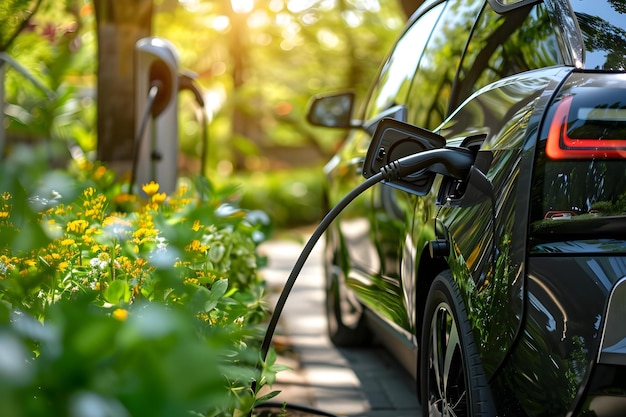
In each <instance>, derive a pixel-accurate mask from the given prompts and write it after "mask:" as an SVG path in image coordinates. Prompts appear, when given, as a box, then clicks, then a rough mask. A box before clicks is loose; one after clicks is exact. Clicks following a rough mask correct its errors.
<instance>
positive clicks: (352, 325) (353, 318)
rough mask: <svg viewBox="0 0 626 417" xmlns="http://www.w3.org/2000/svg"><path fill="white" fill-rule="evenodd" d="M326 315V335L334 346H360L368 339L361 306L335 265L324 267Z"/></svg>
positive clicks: (368, 334) (368, 335) (367, 330)
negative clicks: (345, 284)
mask: <svg viewBox="0 0 626 417" xmlns="http://www.w3.org/2000/svg"><path fill="white" fill-rule="evenodd" d="M326 317H327V321H328V335H329V337H330V340H331V341H332V342H333V344H334V345H336V346H362V345H364V344H366V342H367V341H368V340H370V333H369V329H368V327H367V323H366V322H365V317H364V314H363V306H362V305H361V303H360V302H359V301H358V300H356V299H355V298H354V296H353V294H352V293H351V292H350V291H349V290H348V289H347V288H346V287H345V286H344V284H343V272H342V271H341V268H340V267H338V266H337V265H332V264H331V265H328V266H327V267H326Z"/></svg>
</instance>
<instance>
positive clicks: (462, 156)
mask: <svg viewBox="0 0 626 417" xmlns="http://www.w3.org/2000/svg"><path fill="white" fill-rule="evenodd" d="M473 163H474V153H473V152H472V151H470V150H469V149H466V148H443V149H433V150H429V151H425V152H421V153H417V154H413V155H409V156H406V157H404V158H400V159H397V160H395V161H392V162H390V163H389V164H387V165H385V166H383V167H381V169H380V171H379V172H378V173H377V174H374V175H372V176H371V177H369V178H367V179H366V180H365V181H364V182H362V183H361V184H359V185H358V186H357V187H355V188H354V189H353V190H352V191H350V192H349V193H348V194H347V195H346V196H345V197H344V198H342V199H341V201H339V203H337V205H335V206H334V207H333V208H332V209H331V210H330V211H329V212H328V214H326V216H324V218H323V219H322V221H321V222H320V224H319V225H318V226H317V227H316V228H315V230H314V231H313V234H312V235H311V237H310V238H309V240H308V241H307V243H306V245H305V246H304V249H303V250H302V252H301V253H300V256H299V257H298V259H297V261H296V263H295V264H294V266H293V269H292V270H291V273H290V275H289V278H288V279H287V281H286V282H285V286H284V287H283V290H282V291H281V293H280V296H279V298H278V301H277V303H276V307H275V308H274V311H273V312H272V316H271V318H270V322H269V324H268V327H267V330H266V332H265V338H264V339H263V344H262V345H261V355H262V358H263V361H265V360H266V359H267V354H268V352H269V348H270V345H271V342H272V337H273V336H274V331H275V330H276V326H277V324H278V319H279V317H280V314H281V313H282V311H283V308H284V307H285V303H286V302H287V297H288V296H289V293H290V292H291V289H292V288H293V285H294V284H295V282H296V279H297V278H298V275H299V274H300V272H301V271H302V268H303V266H304V263H305V262H306V260H307V259H308V257H309V255H310V254H311V252H312V251H313V248H314V247H315V245H316V244H317V242H318V240H319V239H320V237H321V236H322V235H323V234H324V232H325V231H326V229H328V227H329V226H330V224H331V223H332V222H333V220H335V218H336V217H337V216H338V215H339V213H341V212H342V211H343V209H345V208H346V207H347V206H348V204H350V203H351V202H352V201H353V200H354V199H355V198H356V197H358V196H359V195H361V194H362V193H363V192H365V191H366V190H368V189H369V188H371V187H372V186H373V185H375V184H377V183H379V182H381V181H383V182H393V181H397V180H399V179H402V178H406V177H408V176H410V175H413V174H415V173H417V172H419V171H421V170H424V169H426V168H428V167H430V166H432V165H434V164H441V165H443V166H444V167H445V169H446V171H447V172H446V175H449V176H451V177H453V178H456V179H460V180H465V179H466V178H467V176H468V175H469V172H470V169H471V167H472V165H473ZM255 388H256V380H253V381H252V391H253V392H254V391H255Z"/></svg>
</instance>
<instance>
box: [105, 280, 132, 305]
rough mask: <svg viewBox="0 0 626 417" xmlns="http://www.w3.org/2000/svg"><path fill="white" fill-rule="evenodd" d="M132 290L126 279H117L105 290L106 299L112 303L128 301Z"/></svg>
mask: <svg viewBox="0 0 626 417" xmlns="http://www.w3.org/2000/svg"><path fill="white" fill-rule="evenodd" d="M129 296H130V291H129V290H128V285H127V284H126V282H125V281H122V280H119V279H116V280H114V281H111V282H110V283H109V286H108V287H107V289H106V290H105V291H104V299H105V300H106V301H107V302H108V303H111V304H119V303H120V302H123V301H128V299H129Z"/></svg>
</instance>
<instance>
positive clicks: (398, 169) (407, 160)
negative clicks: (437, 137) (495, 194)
mask: <svg viewBox="0 0 626 417" xmlns="http://www.w3.org/2000/svg"><path fill="white" fill-rule="evenodd" d="M474 159H475V155H474V152H472V151H471V150H469V149H467V148H442V149H432V150H429V151H424V152H420V153H416V154H413V155H409V156H405V157H403V158H400V159H397V160H395V161H392V162H390V163H389V164H387V165H385V166H383V167H382V168H381V169H380V172H381V174H382V176H383V178H384V180H385V181H387V182H393V181H397V180H400V179H407V177H410V176H411V175H413V174H415V173H418V172H419V171H422V170H425V169H427V168H431V167H432V170H433V171H434V172H437V173H440V174H444V175H448V176H451V177H453V178H455V179H458V180H464V179H466V178H467V176H468V174H469V172H470V169H471V168H472V165H473V164H474ZM441 167H443V168H444V170H442V169H441Z"/></svg>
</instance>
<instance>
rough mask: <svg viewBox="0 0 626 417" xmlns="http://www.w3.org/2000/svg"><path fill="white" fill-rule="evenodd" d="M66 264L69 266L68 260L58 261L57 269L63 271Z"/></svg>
mask: <svg viewBox="0 0 626 417" xmlns="http://www.w3.org/2000/svg"><path fill="white" fill-rule="evenodd" d="M68 266H69V262H66V261H63V262H61V263H59V266H58V268H59V271H61V272H64V271H65V270H66V269H67V267H68Z"/></svg>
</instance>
